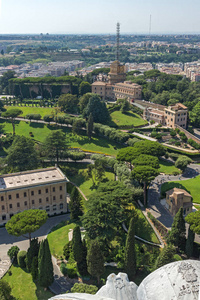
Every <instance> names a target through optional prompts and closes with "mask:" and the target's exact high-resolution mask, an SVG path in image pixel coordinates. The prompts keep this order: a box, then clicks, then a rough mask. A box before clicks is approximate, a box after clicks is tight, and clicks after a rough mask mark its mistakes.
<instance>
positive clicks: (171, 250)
mask: <svg viewBox="0 0 200 300" xmlns="http://www.w3.org/2000/svg"><path fill="white" fill-rule="evenodd" d="M175 253H176V250H175V247H174V246H173V245H168V246H166V247H164V248H163V250H162V252H161V253H160V255H159V256H158V258H157V260H156V263H155V270H156V269H158V268H160V267H162V266H164V265H166V264H169V263H170V262H173V261H174V255H175Z"/></svg>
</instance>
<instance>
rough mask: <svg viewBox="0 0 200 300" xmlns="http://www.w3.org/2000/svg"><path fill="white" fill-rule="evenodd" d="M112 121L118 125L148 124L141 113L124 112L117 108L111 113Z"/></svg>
mask: <svg viewBox="0 0 200 300" xmlns="http://www.w3.org/2000/svg"><path fill="white" fill-rule="evenodd" d="M110 116H111V119H112V122H114V123H115V124H116V125H117V126H119V127H120V126H125V125H127V126H132V125H133V126H135V127H137V126H141V125H145V124H147V121H145V120H143V119H142V118H141V117H140V116H139V115H137V114H136V113H133V112H132V111H129V112H126V113H124V114H123V113H122V112H121V111H119V110H117V111H114V112H112V113H111V114H110Z"/></svg>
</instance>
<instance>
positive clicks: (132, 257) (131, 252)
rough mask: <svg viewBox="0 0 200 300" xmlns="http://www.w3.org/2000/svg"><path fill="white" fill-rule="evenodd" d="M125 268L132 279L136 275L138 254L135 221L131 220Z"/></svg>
mask: <svg viewBox="0 0 200 300" xmlns="http://www.w3.org/2000/svg"><path fill="white" fill-rule="evenodd" d="M124 268H125V271H126V273H127V274H128V276H129V279H132V278H133V276H134V275H135V273H136V252H135V220H134V217H133V218H131V220H130V224H129V229H128V234H127V238H126V246H125V255H124Z"/></svg>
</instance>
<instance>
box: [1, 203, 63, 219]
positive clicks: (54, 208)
mask: <svg viewBox="0 0 200 300" xmlns="http://www.w3.org/2000/svg"><path fill="white" fill-rule="evenodd" d="M40 209H43V208H42V207H40ZM44 209H45V210H46V212H48V211H50V206H46V207H45V208H44ZM59 209H63V203H61V204H60V205H59ZM55 210H57V206H56V204H54V205H53V211H55ZM12 216H13V214H10V218H11V217H12ZM2 220H3V221H5V220H6V215H2Z"/></svg>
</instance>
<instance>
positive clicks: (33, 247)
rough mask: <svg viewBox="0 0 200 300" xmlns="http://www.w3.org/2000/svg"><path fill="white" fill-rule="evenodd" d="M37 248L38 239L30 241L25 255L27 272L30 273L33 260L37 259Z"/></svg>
mask: <svg viewBox="0 0 200 300" xmlns="http://www.w3.org/2000/svg"><path fill="white" fill-rule="evenodd" d="M39 248H40V244H39V243H38V239H32V240H31V243H30V247H29V248H28V250H27V254H26V268H27V270H28V271H29V272H30V271H31V266H32V261H33V258H34V257H38V252H39Z"/></svg>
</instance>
